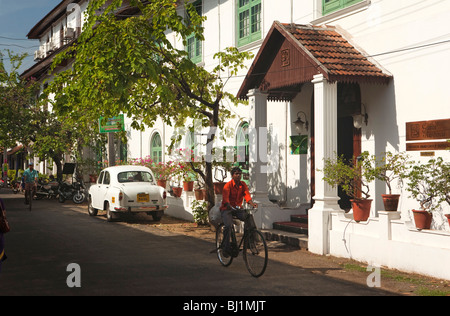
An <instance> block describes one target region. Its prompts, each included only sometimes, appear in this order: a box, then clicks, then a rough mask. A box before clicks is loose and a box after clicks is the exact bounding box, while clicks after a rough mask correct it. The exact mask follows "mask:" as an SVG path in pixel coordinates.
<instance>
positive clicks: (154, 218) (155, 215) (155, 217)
mask: <svg viewBox="0 0 450 316" xmlns="http://www.w3.org/2000/svg"><path fill="white" fill-rule="evenodd" d="M152 217H153V220H154V221H155V222H159V221H160V220H161V215H157V214H152Z"/></svg>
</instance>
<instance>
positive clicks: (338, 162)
mask: <svg viewBox="0 0 450 316" xmlns="http://www.w3.org/2000/svg"><path fill="white" fill-rule="evenodd" d="M322 171H323V173H324V177H323V180H324V181H325V182H327V183H328V184H329V185H331V186H333V187H336V186H341V187H342V190H344V191H345V193H347V194H348V195H349V196H350V197H351V198H353V199H355V200H361V199H363V200H364V199H368V198H369V197H370V194H369V183H370V182H372V181H374V180H375V176H374V166H373V161H372V160H371V159H369V153H368V152H364V153H362V154H361V156H359V157H353V159H352V160H351V161H347V160H346V159H345V158H344V157H343V156H338V157H336V158H334V159H325V164H324V168H323V170H322Z"/></svg>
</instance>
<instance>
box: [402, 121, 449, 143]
mask: <svg viewBox="0 0 450 316" xmlns="http://www.w3.org/2000/svg"><path fill="white" fill-rule="evenodd" d="M433 139H450V119H445V120H433V121H421V122H409V123H406V140H407V141H412V140H433Z"/></svg>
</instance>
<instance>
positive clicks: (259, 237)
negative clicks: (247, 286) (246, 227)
mask: <svg viewBox="0 0 450 316" xmlns="http://www.w3.org/2000/svg"><path fill="white" fill-rule="evenodd" d="M244 261H245V265H246V266H247V270H248V272H250V274H251V275H252V276H254V277H255V278H258V277H260V276H261V275H263V274H264V272H265V271H266V267H267V261H268V252H267V245H266V241H265V240H264V236H263V234H262V233H261V232H260V231H258V230H256V229H254V230H252V231H250V232H249V233H248V234H247V235H246V236H245V240H244Z"/></svg>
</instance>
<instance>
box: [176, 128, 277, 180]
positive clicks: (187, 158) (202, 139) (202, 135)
mask: <svg viewBox="0 0 450 316" xmlns="http://www.w3.org/2000/svg"><path fill="white" fill-rule="evenodd" d="M205 129H206V128H204V127H202V125H201V121H200V120H194V124H193V134H192V136H193V138H192V140H191V141H192V143H191V144H189V146H188V147H190V148H195V150H192V151H191V150H179V151H178V152H177V151H175V154H177V155H178V156H177V158H178V160H181V161H184V162H191V161H192V162H202V161H205V162H229V163H236V162H248V163H249V164H255V163H259V164H258V165H259V167H260V170H256V171H257V172H260V173H273V172H276V171H277V170H278V169H279V162H280V145H279V143H278V142H279V138H278V133H277V131H276V129H274V128H273V127H272V126H271V127H269V128H267V127H258V128H254V127H246V128H245V129H242V133H243V135H244V137H245V138H246V139H247V140H248V143H246V146H243V145H242V144H240V145H239V146H230V144H229V142H228V141H229V140H230V139H232V140H233V143H234V137H228V138H227V139H226V141H225V143H223V144H222V142H221V141H217V139H218V138H220V137H219V136H220V135H221V133H220V131H219V128H217V127H209V128H207V129H208V130H207V131H205ZM186 135H188V133H187V131H186V129H185V128H180V129H175V130H174V134H173V135H172V137H171V138H172V139H173V140H178V142H177V141H175V143H176V145H175V146H174V148H177V147H180V146H179V144H180V143H181V142H180V141H179V140H180V139H182V138H183V137H184V136H186ZM213 136H214V141H213V142H214V144H211V143H210V140H211V139H212V138H213Z"/></svg>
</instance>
